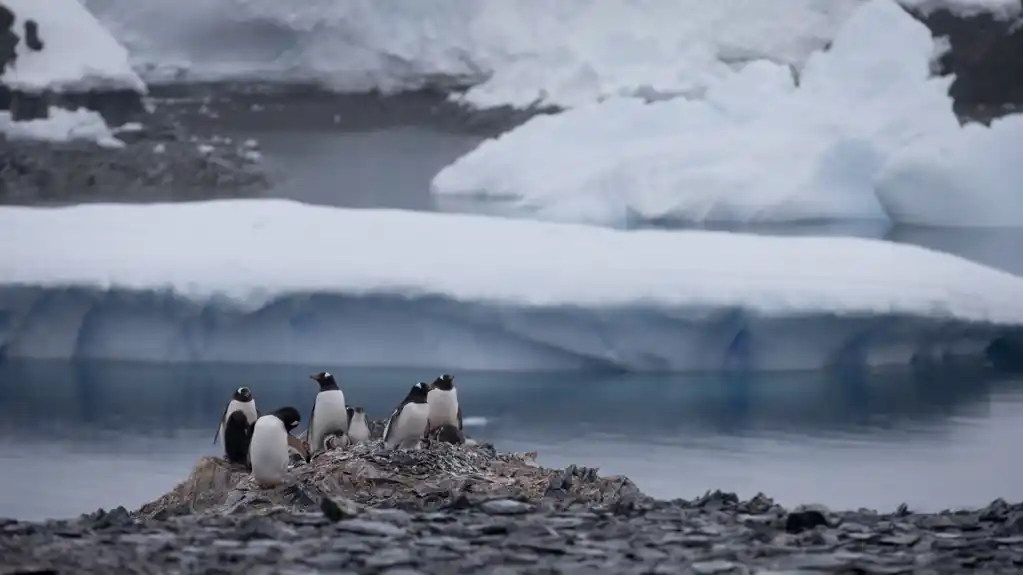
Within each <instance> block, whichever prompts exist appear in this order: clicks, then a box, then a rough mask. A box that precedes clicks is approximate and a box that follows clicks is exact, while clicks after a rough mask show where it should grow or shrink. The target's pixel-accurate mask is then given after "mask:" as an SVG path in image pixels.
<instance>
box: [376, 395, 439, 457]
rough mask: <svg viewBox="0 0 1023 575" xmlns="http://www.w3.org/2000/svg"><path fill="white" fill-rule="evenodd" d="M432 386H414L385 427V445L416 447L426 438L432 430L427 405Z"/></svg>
mask: <svg viewBox="0 0 1023 575" xmlns="http://www.w3.org/2000/svg"><path fill="white" fill-rule="evenodd" d="M429 392H430V386H429V385H427V384H426V383H425V382H422V381H420V382H419V383H417V384H415V385H413V386H412V389H410V390H409V392H408V395H406V396H405V399H404V400H402V402H401V405H399V406H398V407H397V408H395V410H394V412H393V413H391V417H390V419H388V420H387V426H386V427H384V445H386V446H387V447H389V448H392V449H393V448H394V447H415V446H416V445H417V444H418V443H419V440H420V439H422V438H423V437H426V432H427V430H428V429H429V428H430V406H429V405H427V404H426V395H427V394H428V393H429Z"/></svg>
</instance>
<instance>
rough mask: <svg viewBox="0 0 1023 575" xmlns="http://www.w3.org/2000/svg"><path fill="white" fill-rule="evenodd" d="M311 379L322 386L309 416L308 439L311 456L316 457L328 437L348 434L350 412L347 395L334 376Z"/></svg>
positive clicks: (318, 376)
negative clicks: (347, 405)
mask: <svg viewBox="0 0 1023 575" xmlns="http://www.w3.org/2000/svg"><path fill="white" fill-rule="evenodd" d="M309 379H311V380H313V381H315V382H316V383H318V384H320V391H319V393H317V394H316V401H314V402H313V411H312V413H310V414H309V431H308V433H306V439H307V441H308V443H309V455H310V456H312V455H315V454H316V452H317V451H320V450H321V449H323V440H324V439H326V437H327V435H330V434H336V433H348V411H347V410H346V409H345V394H344V392H342V391H341V388H339V387H338V386H337V382H336V381H334V376H333V375H330V374H329V373H327V372H325V371H324V372H321V373H317V374H315V375H310V376H309Z"/></svg>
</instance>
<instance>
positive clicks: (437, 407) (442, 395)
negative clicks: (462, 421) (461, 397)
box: [426, 389, 458, 429]
mask: <svg viewBox="0 0 1023 575" xmlns="http://www.w3.org/2000/svg"><path fill="white" fill-rule="evenodd" d="M426 404H427V405H429V406H430V429H437V428H438V427H441V426H443V425H453V426H455V427H458V390H455V389H452V390H450V391H447V390H443V389H431V390H430V393H429V394H427V396H426Z"/></svg>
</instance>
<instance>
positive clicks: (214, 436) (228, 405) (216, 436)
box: [213, 401, 231, 445]
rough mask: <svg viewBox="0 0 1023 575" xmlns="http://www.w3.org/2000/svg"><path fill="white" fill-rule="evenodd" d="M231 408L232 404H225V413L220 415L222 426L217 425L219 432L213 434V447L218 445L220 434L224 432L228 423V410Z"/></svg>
mask: <svg viewBox="0 0 1023 575" xmlns="http://www.w3.org/2000/svg"><path fill="white" fill-rule="evenodd" d="M228 407H231V402H230V401H229V402H227V403H225V404H224V412H223V413H221V414H220V424H219V425H217V432H216V433H214V434H213V445H216V444H217V438H219V437H220V432H221V431H223V430H224V422H225V421H227V408H228Z"/></svg>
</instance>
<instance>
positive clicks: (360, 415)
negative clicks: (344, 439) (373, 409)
mask: <svg viewBox="0 0 1023 575" xmlns="http://www.w3.org/2000/svg"><path fill="white" fill-rule="evenodd" d="M346 409H347V411H348V440H349V441H351V443H353V444H355V443H361V442H363V441H369V438H370V433H369V423H367V422H366V410H364V409H363V408H361V407H351V406H349V407H347V408H346Z"/></svg>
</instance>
